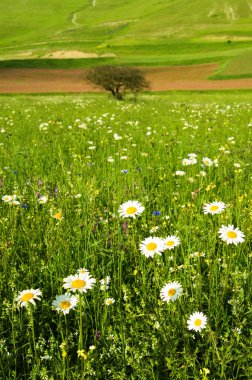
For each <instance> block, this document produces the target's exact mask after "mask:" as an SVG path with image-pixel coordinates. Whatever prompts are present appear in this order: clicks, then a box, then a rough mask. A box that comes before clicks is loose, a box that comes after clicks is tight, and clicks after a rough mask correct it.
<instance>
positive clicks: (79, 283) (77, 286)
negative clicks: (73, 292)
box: [72, 279, 86, 289]
mask: <svg viewBox="0 0 252 380" xmlns="http://www.w3.org/2000/svg"><path fill="white" fill-rule="evenodd" d="M85 285H86V282H85V281H84V280H80V279H78V280H74V281H73V282H72V288H74V289H80V288H84V286H85Z"/></svg>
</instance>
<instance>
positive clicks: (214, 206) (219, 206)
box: [203, 202, 226, 215]
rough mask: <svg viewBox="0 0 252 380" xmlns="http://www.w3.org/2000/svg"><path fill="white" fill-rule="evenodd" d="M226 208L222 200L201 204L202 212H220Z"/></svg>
mask: <svg viewBox="0 0 252 380" xmlns="http://www.w3.org/2000/svg"><path fill="white" fill-rule="evenodd" d="M225 208H226V205H225V203H223V202H212V203H208V204H206V205H204V206H203V212H204V214H212V215H214V214H220V213H221V212H222V211H223V210H224V209H225Z"/></svg>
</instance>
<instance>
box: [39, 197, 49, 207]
mask: <svg viewBox="0 0 252 380" xmlns="http://www.w3.org/2000/svg"><path fill="white" fill-rule="evenodd" d="M46 202H47V197H44V196H41V197H39V199H38V203H39V204H40V205H43V204H45V203H46Z"/></svg>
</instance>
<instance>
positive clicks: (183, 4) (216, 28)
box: [0, 0, 252, 78]
mask: <svg viewBox="0 0 252 380" xmlns="http://www.w3.org/2000/svg"><path fill="white" fill-rule="evenodd" d="M251 57H252V1H251V0H227V1H217V0H215V1H212V0H194V1H190V2H189V1H187V0H134V1H133V0H71V2H69V1H66V0H61V1H60V0H46V1H44V2H41V1H38V0H12V1H5V2H1V4H0V60H1V62H0V67H1V66H6V65H7V66H8V65H9V66H15V67H17V66H32V67H41V65H42V67H44V66H45V67H47V66H50V67H82V66H89V65H91V64H92V65H93V64H100V63H103V62H110V63H122V64H124V63H127V64H132V65H181V64H191V63H204V62H217V63H219V64H220V70H219V72H218V73H217V74H216V75H217V76H218V77H219V78H222V77H225V76H227V77H247V76H248V77H249V76H251V75H252V59H251ZM59 58H61V59H60V60H59ZM77 58H78V59H77ZM6 61H7V62H6ZM28 61H29V62H28ZM41 61H43V62H41Z"/></svg>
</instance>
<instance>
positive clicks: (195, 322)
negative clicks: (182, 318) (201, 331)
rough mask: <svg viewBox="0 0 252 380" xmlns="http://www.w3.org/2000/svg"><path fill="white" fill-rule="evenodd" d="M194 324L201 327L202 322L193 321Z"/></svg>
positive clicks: (199, 320)
mask: <svg viewBox="0 0 252 380" xmlns="http://www.w3.org/2000/svg"><path fill="white" fill-rule="evenodd" d="M194 324H195V326H201V325H202V320H201V319H195V321H194Z"/></svg>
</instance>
